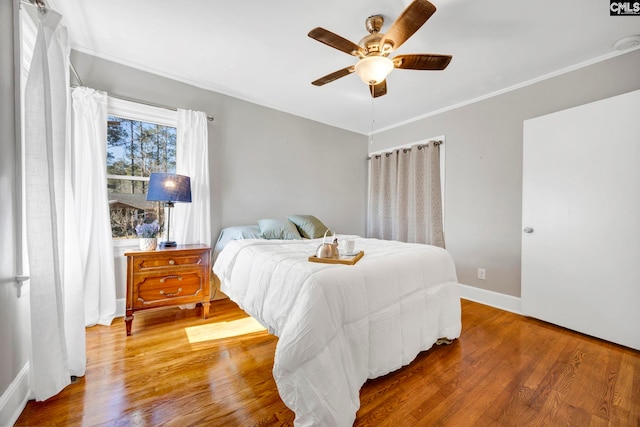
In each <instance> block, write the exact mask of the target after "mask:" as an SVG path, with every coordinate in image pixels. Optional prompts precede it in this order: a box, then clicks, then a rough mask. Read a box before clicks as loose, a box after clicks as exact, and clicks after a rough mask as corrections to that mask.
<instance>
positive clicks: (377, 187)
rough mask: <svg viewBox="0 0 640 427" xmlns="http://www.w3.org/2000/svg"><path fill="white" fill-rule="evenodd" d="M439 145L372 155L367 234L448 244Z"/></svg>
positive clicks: (418, 241) (411, 241) (435, 143)
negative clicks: (444, 226)
mask: <svg viewBox="0 0 640 427" xmlns="http://www.w3.org/2000/svg"><path fill="white" fill-rule="evenodd" d="M439 146H440V143H439V142H430V143H429V144H427V145H415V146H412V147H411V148H403V149H399V150H394V151H391V152H389V153H383V154H379V155H375V156H372V157H371V159H370V165H369V167H370V179H369V210H368V220H367V237H373V238H377V239H385V240H399V241H402V242H409V243H425V244H429V245H434V246H440V247H444V233H443V229H442V194H441V191H440V147H439Z"/></svg>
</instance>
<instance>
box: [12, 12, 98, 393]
mask: <svg viewBox="0 0 640 427" xmlns="http://www.w3.org/2000/svg"><path fill="white" fill-rule="evenodd" d="M61 18H62V16H61V15H59V14H58V13H56V12H54V11H53V10H49V11H48V12H47V13H45V14H42V13H40V12H39V13H38V21H39V22H38V33H37V38H36V42H35V47H34V51H33V57H32V60H31V65H30V69H29V74H28V77H27V82H26V85H25V92H24V129H25V132H24V171H25V186H24V187H25V194H24V197H25V207H26V212H25V216H26V231H27V246H28V250H27V253H28V258H29V274H30V277H31V280H30V289H31V290H30V295H31V297H30V298H31V340H32V357H31V365H30V369H31V380H32V390H33V393H34V397H35V398H36V400H45V399H47V398H49V397H51V396H53V395H55V394H57V393H58V392H59V391H60V390H62V389H63V388H64V387H65V386H67V385H68V384H69V383H70V377H71V375H77V376H80V375H84V372H85V368H86V348H85V347H86V344H85V331H84V312H83V310H82V309H81V307H82V304H83V301H82V271H81V267H80V263H79V262H78V259H79V253H78V251H77V248H78V245H77V239H76V238H75V236H76V227H77V225H78V223H77V221H76V218H75V216H74V215H73V213H74V199H73V192H72V188H71V172H70V171H71V169H70V168H69V167H68V166H69V160H70V152H69V150H68V147H69V144H68V143H67V138H69V133H68V117H69V113H68V87H69V75H68V70H69V64H68V61H69V45H68V39H67V31H66V28H64V27H63V26H61V25H60V20H61Z"/></svg>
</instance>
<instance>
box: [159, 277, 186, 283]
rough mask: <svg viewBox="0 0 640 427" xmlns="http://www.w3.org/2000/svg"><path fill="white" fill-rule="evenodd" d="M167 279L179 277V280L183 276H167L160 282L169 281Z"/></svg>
mask: <svg viewBox="0 0 640 427" xmlns="http://www.w3.org/2000/svg"><path fill="white" fill-rule="evenodd" d="M167 279H178V280H182V276H165V277H163V278H162V279H160V283H164V282H166V281H167Z"/></svg>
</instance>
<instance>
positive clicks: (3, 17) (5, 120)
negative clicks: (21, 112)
mask: <svg viewBox="0 0 640 427" xmlns="http://www.w3.org/2000/svg"><path fill="white" fill-rule="evenodd" d="M15 3H17V2H15ZM15 7H16V9H15V10H16V11H17V6H15ZM16 13H17V12H16ZM15 28H17V25H16V27H15ZM13 44H14V2H11V1H1V2H0V152H1V153H2V154H1V155H0V194H2V195H3V196H2V206H1V207H0V325H1V326H0V342H1V343H2V345H0V396H2V397H4V398H5V399H0V402H2V403H3V405H0V425H8V424H11V423H12V422H13V421H15V419H13V418H14V416H15V415H17V414H16V410H18V409H20V410H21V407H19V405H20V404H22V403H23V400H24V398H26V391H25V390H24V387H25V386H26V377H25V378H23V379H22V380H23V381H24V383H23V384H21V385H20V384H16V382H17V380H18V374H19V373H20V371H21V370H22V369H23V368H24V367H25V365H26V363H27V361H28V356H29V347H28V343H29V305H28V300H29V293H28V289H25V290H24V291H23V292H22V294H21V296H19V291H18V289H19V288H18V285H17V283H16V282H15V275H16V273H17V271H16V261H17V260H16V244H17V241H18V240H17V238H18V236H17V228H18V221H17V218H18V216H17V197H16V194H17V191H16V190H17V187H16V182H17V181H16V146H17V144H16V138H17V134H16V127H15V126H16V114H17V108H16V105H15V96H14V94H15V92H14V88H15V85H14V82H15V78H16V75H15V71H16V70H18V67H17V66H14V61H15V58H14V49H13ZM12 383H14V387H13V388H11V389H10V385H11V384H12Z"/></svg>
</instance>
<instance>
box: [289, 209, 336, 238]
mask: <svg viewBox="0 0 640 427" xmlns="http://www.w3.org/2000/svg"><path fill="white" fill-rule="evenodd" d="M289 221H291V222H292V223H294V224H295V225H296V227H297V228H298V231H299V232H300V235H301V236H302V237H306V238H307V239H317V238H319V237H324V233H325V232H326V231H327V229H328V228H329V227H327V226H326V225H324V224H323V223H322V221H320V220H319V219H318V218H316V217H315V216H313V215H289Z"/></svg>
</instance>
